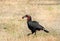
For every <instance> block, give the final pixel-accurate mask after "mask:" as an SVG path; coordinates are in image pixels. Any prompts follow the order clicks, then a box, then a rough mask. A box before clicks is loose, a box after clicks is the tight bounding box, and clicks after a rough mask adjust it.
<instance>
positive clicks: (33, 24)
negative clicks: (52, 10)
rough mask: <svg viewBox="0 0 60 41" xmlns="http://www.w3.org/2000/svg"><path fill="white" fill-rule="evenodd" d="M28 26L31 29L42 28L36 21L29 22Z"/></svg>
mask: <svg viewBox="0 0 60 41" xmlns="http://www.w3.org/2000/svg"><path fill="white" fill-rule="evenodd" d="M29 25H30V26H31V27H33V28H43V26H41V25H40V24H39V23H38V22H36V21H31V22H29Z"/></svg>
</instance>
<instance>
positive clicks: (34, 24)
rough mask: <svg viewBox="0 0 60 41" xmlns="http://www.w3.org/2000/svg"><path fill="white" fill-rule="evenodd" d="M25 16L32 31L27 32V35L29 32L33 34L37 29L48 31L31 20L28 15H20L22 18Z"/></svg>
mask: <svg viewBox="0 0 60 41" xmlns="http://www.w3.org/2000/svg"><path fill="white" fill-rule="evenodd" d="M25 17H26V18H27V25H28V28H29V29H30V30H31V32H32V33H29V34H28V36H29V35H30V34H33V33H35V35H36V31H37V30H38V31H40V30H43V31H44V32H46V33H49V31H48V30H45V28H44V27H43V26H41V25H40V24H39V23H38V22H37V21H32V19H31V16H30V15H25V16H23V17H22V19H23V18H25Z"/></svg>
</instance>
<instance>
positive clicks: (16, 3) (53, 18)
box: [0, 0, 60, 41]
mask: <svg viewBox="0 0 60 41" xmlns="http://www.w3.org/2000/svg"><path fill="white" fill-rule="evenodd" d="M58 2H59V1H58ZM58 2H57V1H51V2H49V1H44V0H43V1H40V0H38V1H36V0H33V1H32V0H0V41H60V5H59V4H58V5H57V4H56V5H51V4H50V3H58ZM40 3H41V4H40ZM43 3H44V4H43ZM45 3H47V4H45ZM48 3H49V4H50V5H48ZM26 14H28V15H31V16H32V20H35V21H38V22H39V23H40V24H41V25H42V26H44V27H45V28H46V29H47V30H49V33H48V34H47V33H45V32H44V31H37V35H36V36H35V35H34V34H33V35H30V36H27V34H28V33H31V32H30V30H29V29H28V27H27V24H26V19H22V16H24V15H26Z"/></svg>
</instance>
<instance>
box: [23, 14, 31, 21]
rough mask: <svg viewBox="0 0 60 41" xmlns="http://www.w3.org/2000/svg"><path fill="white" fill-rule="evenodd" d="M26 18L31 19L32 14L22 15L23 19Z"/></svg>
mask: <svg viewBox="0 0 60 41" xmlns="http://www.w3.org/2000/svg"><path fill="white" fill-rule="evenodd" d="M24 18H27V20H28V21H30V20H31V16H30V15H25V16H23V17H22V19H24Z"/></svg>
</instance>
